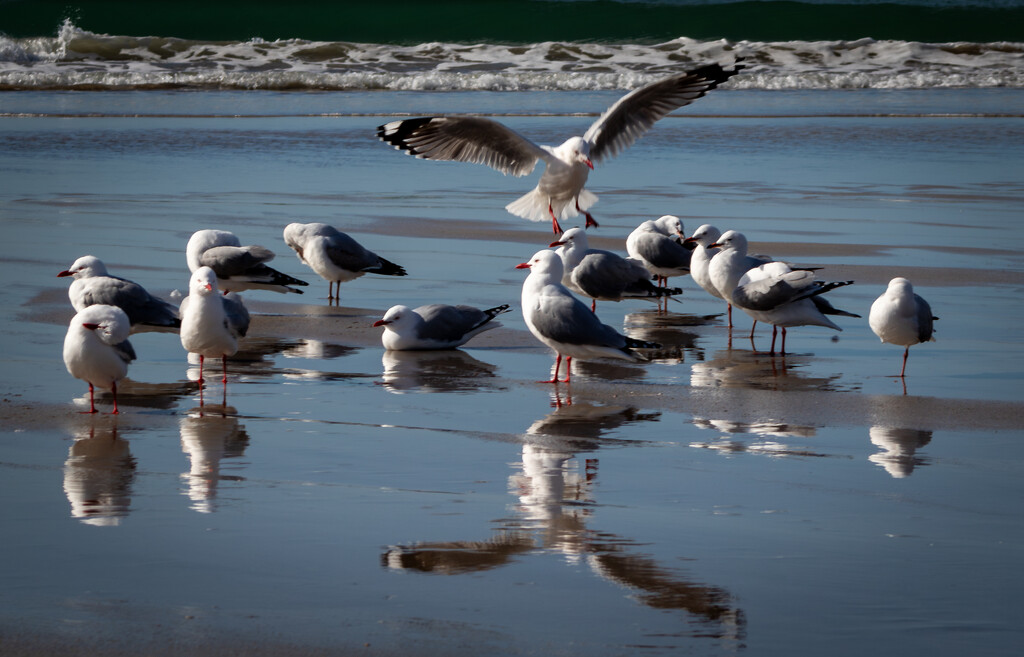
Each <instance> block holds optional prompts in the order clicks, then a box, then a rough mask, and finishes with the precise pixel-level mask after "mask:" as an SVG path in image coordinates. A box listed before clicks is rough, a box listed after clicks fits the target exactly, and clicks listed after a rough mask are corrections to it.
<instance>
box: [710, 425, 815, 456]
mask: <svg viewBox="0 0 1024 657" xmlns="http://www.w3.org/2000/svg"><path fill="white" fill-rule="evenodd" d="M693 423H694V425H696V426H698V427H700V428H701V429H710V430H712V431H718V432H720V433H722V434H729V435H727V436H726V435H723V436H721V437H720V438H719V439H718V440H713V441H695V442H692V443H690V447H700V448H703V449H711V450H715V451H717V452H719V453H722V454H726V455H731V454H739V453H743V452H747V453H751V454H762V455H765V456H827V455H826V454H822V453H818V452H814V451H811V450H808V449H806V448H801V447H793V446H791V445H789V444H787V442H788V441H787V440H786V439H792V438H812V437H814V436H815V435H817V433H818V430H817V428H816V427H812V426H805V425H799V424H788V423H785V422H774V421H770V420H769V421H763V422H737V421H734V420H709V419H704V418H694V419H693ZM736 434H750V435H753V436H756V437H757V438H758V439H759V441H758V442H754V443H750V442H747V441H744V440H739V439H737V438H733V437H732V436H734V435H736Z"/></svg>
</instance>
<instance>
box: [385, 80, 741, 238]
mask: <svg viewBox="0 0 1024 657" xmlns="http://www.w3.org/2000/svg"><path fill="white" fill-rule="evenodd" d="M742 68H743V66H742V65H740V64H736V65H734V66H733V69H732V70H731V71H726V70H725V69H723V68H722V67H721V66H720V65H719V64H709V65H707V66H702V67H700V68H698V69H695V70H693V71H690V72H688V73H680V74H678V75H673V76H671V77H668V78H665V79H663V80H659V81H657V82H653V83H651V84H649V85H647V86H645V87H641V88H639V89H635V90H633V91H631V92H629V93H628V94H626V95H625V96H623V97H622V98H620V99H619V100H618V101H617V102H615V103H614V104H613V105H612V106H611V107H609V108H608V109H607V110H605V112H604V113H603V114H602V115H601V116H600V118H598V119H597V121H595V122H594V123H593V124H592V125H591V126H590V128H588V129H587V131H586V132H585V133H584V134H583V136H582V137H570V138H569V139H567V140H566V141H565V142H564V143H563V144H562V145H560V146H556V147H552V146H541V145H538V144H535V143H534V142H532V141H530V140H529V139H527V138H526V137H523V136H522V135H520V134H519V133H517V132H515V131H513V130H511V129H509V128H507V127H505V126H504V125H502V124H501V123H498V122H497V121H492V120H491V119H486V118H483V117H479V116H428V117H422V118H414V119H404V120H400V121H392V122H391V123H386V124H384V125H382V126H380V127H378V128H377V137H378V138H379V139H380V140H381V141H384V142H386V143H388V144H391V145H392V146H394V147H395V148H396V149H398V150H403V151H406V152H407V153H409V154H410V155H415V156H416V157H418V158H421V159H424V160H447V161H451V162H471V163H474V164H485V165H487V166H489V167H491V168H492V169H495V170H497V171H500V172H501V173H503V174H512V175H514V176H517V177H519V176H525V175H527V174H528V173H530V172H531V171H533V169H534V167H535V166H536V165H537V163H538V162H540V161H543V162H544V165H545V168H544V173H543V174H542V175H541V177H540V181H538V183H537V187H536V188H535V189H534V190H533V191H531V192H529V193H528V194H526V195H525V196H522V197H521V198H519V199H518V200H516V201H513V202H512V203H509V204H508V205H506V206H505V209H506V210H508V211H509V212H510V213H512V214H514V215H516V216H519V217H523V218H525V219H529V220H530V221H545V220H547V219H548V218H550V219H551V227H552V230H553V231H554V233H555V234H556V235H559V234H561V233H562V228H561V226H560V225H559V223H558V221H559V219H566V218H569V217H575V216H576V215H577V214H579V213H583V214H584V215H586V217H587V222H586V226H587V227H590V226H597V222H596V221H595V220H594V217H593V216H592V215H591V214H590V213H589V212H588V211H587V209H588V208H589V207H590V206H591V205H593V204H594V203H596V202H597V196H595V195H594V194H592V193H590V192H588V191H586V190H584V189H583V186H584V185H585V184H586V182H587V176H588V174H589V173H590V170H592V169H593V168H594V163H595V162H601V161H602V160H605V159H609V158H611V157H613V156H615V155H617V154H618V153H619V152H620V151H622V150H624V149H626V148H628V147H629V146H631V145H632V144H633V142H635V141H636V140H637V139H639V138H640V137H641V136H643V135H644V133H646V132H647V131H648V130H649V129H650V128H651V127H652V126H653V125H654V124H655V123H656V122H657V121H658V120H659V119H661V118H663V117H664V116H665V115H667V114H668V113H669V112H672V111H673V110H676V109H678V108H680V107H684V106H686V105H689V104H690V103H692V102H693V101H695V100H697V99H698V98H701V97H703V96H704V95H705V94H706V93H707V92H709V91H711V90H712V89H714V88H716V87H717V86H718V85H719V84H721V83H723V82H725V81H726V80H728V79H729V78H730V77H732V76H733V75H736V73H738V72H739V71H740V69H742Z"/></svg>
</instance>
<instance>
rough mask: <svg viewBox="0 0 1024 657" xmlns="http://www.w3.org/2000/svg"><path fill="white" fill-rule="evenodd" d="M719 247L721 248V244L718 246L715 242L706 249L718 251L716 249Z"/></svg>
mask: <svg viewBox="0 0 1024 657" xmlns="http://www.w3.org/2000/svg"><path fill="white" fill-rule="evenodd" d="M721 246H722V245H721V244H719V243H718V242H715V243H714V244H709V245H708V248H709V249H718V248H721Z"/></svg>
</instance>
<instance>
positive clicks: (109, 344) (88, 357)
mask: <svg viewBox="0 0 1024 657" xmlns="http://www.w3.org/2000/svg"><path fill="white" fill-rule="evenodd" d="M130 332H131V323H130V322H129V321H128V315H126V314H125V312H124V311H123V310H121V309H120V308H118V307H117V306H108V305H105V304H98V305H92V306H88V307H86V308H84V309H82V310H81V311H79V312H78V314H76V315H75V316H74V317H73V318H71V324H69V325H68V333H67V335H66V336H65V338H64V365H65V367H67V368H68V372H69V373H70V374H71V376H73V377H75V378H76V379H82V380H83V381H85V382H86V383H88V384H89V412H90V413H95V412H96V402H95V398H94V391H93V387H94V386H98V387H100V388H104V389H106V390H110V391H111V392H112V393H113V395H114V411H113V413H114V414H115V415H116V414H117V413H118V412H119V411H118V410H117V382H118V381H120V380H121V379H123V378H124V377H125V376H127V374H128V363H130V362H132V361H133V360H135V350H134V349H133V348H132V345H131V343H130V342H128V335H129V333H130Z"/></svg>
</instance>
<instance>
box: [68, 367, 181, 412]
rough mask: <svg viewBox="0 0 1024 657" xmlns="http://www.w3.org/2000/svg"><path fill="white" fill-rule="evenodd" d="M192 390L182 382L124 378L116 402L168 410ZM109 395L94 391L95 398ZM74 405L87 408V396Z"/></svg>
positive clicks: (130, 405) (79, 398)
mask: <svg viewBox="0 0 1024 657" xmlns="http://www.w3.org/2000/svg"><path fill="white" fill-rule="evenodd" d="M197 372H198V370H197ZM194 390H195V386H194V385H192V384H191V383H186V382H182V381H175V382H172V383H142V382H140V381H132V380H131V379H129V378H127V377H126V378H124V379H121V380H120V381H119V382H118V384H117V401H118V403H119V404H120V405H121V406H122V407H130V408H150V409H157V410H168V409H171V408H174V407H175V406H177V404H178V401H179V400H180V399H182V398H183V397H187V396H188V395H190V394H191V393H192V392H193V391H194ZM101 393H102V394H101ZM109 394H110V393H109V391H100V390H97V391H96V396H97V398H100V397H101V396H103V395H109ZM74 404H75V405H76V406H85V407H86V408H88V406H89V394H88V393H86V394H84V395H83V396H81V397H78V398H76V399H75V400H74Z"/></svg>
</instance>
